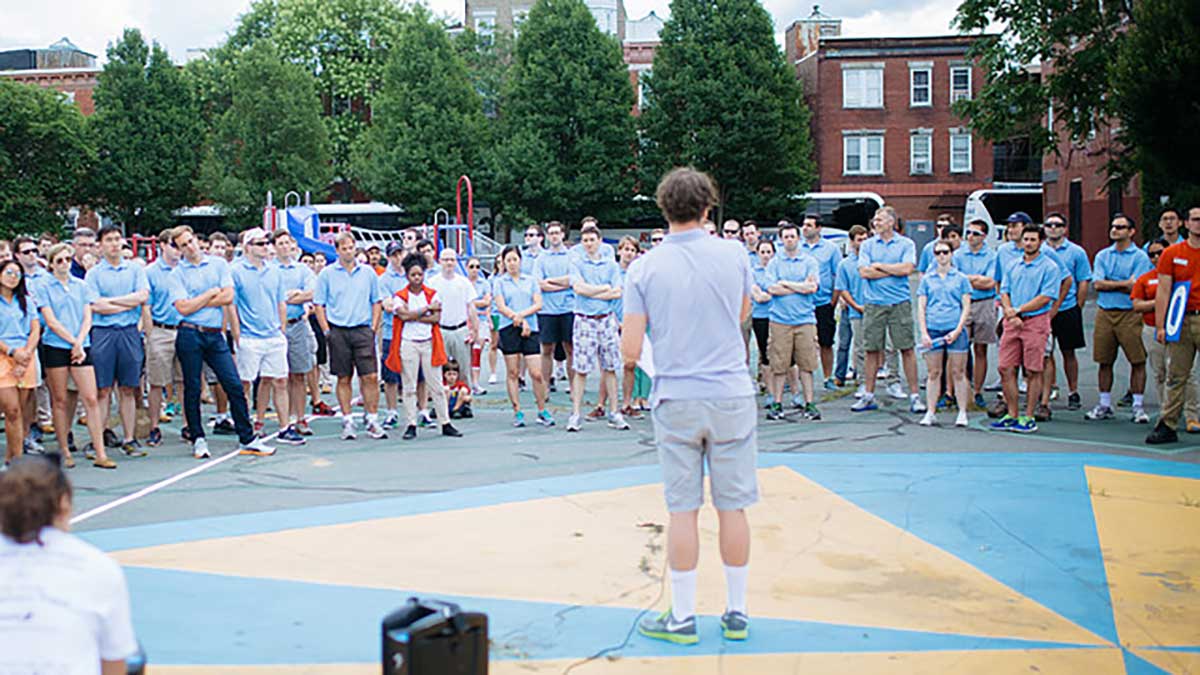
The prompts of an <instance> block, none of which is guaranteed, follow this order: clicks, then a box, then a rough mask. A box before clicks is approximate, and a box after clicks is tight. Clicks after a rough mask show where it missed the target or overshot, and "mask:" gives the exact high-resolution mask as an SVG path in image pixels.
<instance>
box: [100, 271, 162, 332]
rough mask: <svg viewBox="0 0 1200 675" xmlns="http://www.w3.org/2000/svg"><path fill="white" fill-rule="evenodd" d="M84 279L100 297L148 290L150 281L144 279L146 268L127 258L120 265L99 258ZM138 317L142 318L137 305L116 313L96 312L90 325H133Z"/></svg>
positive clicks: (111, 296) (112, 296)
mask: <svg viewBox="0 0 1200 675" xmlns="http://www.w3.org/2000/svg"><path fill="white" fill-rule="evenodd" d="M84 281H86V282H87V285H88V286H91V287H92V290H93V291H95V292H96V294H97V295H98V296H100V297H101V298H115V297H119V296H122V295H129V294H130V293H136V292H137V291H140V290H146V291H149V290H150V282H149V281H147V280H146V270H145V269H143V268H141V267H139V266H138V265H134V264H133V263H131V262H129V261H127V260H122V261H121V264H120V265H116V266H114V265H112V264H111V263H109V262H108V260H107V259H104V258H101V259H100V262H98V263H96V264H95V265H94V266H93V267H92V269H90V270H88V273H87V276H86V277H84ZM140 318H142V311H141V310H140V309H138V308H137V307H135V308H133V309H129V310H125V311H124V312H120V313H117V314H100V313H98V312H97V313H95V316H93V317H92V325H94V326H113V327H122V326H133V325H136V324H137V322H138V319H140Z"/></svg>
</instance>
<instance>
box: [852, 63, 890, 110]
mask: <svg viewBox="0 0 1200 675" xmlns="http://www.w3.org/2000/svg"><path fill="white" fill-rule="evenodd" d="M842 107H843V108H882V107H883V68H847V69H846V70H843V71H842Z"/></svg>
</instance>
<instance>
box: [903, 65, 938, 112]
mask: <svg viewBox="0 0 1200 675" xmlns="http://www.w3.org/2000/svg"><path fill="white" fill-rule="evenodd" d="M917 73H925V84H923V85H921V87H922V88H923V89H924V90H925V100H924V101H918V100H917ZM908 107H910V108H932V107H933V66H932V65H909V67H908Z"/></svg>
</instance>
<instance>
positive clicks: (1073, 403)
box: [1067, 392, 1133, 410]
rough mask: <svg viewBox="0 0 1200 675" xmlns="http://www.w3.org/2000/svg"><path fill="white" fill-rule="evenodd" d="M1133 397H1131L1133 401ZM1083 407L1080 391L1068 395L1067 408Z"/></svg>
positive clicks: (1077, 408) (1076, 408)
mask: <svg viewBox="0 0 1200 675" xmlns="http://www.w3.org/2000/svg"><path fill="white" fill-rule="evenodd" d="M1132 400H1133V397H1130V401H1131V402H1132ZM1082 407H1083V401H1081V400H1079V392H1075V393H1074V394H1071V395H1070V396H1068V397H1067V410H1079V409H1080V408H1082Z"/></svg>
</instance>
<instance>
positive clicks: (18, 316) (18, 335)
mask: <svg viewBox="0 0 1200 675" xmlns="http://www.w3.org/2000/svg"><path fill="white" fill-rule="evenodd" d="M37 306H38V305H37V298H34V297H33V296H32V295H28V294H26V298H25V312H24V313H22V312H21V303H20V302H19V301H18V300H17V296H15V295H14V296H13V299H12V302H9V301H7V300H5V299H4V296H0V342H3V343H4V344H6V345H8V346H9V347H12V348H13V349H17V348H19V347H24V346H25V343H26V342H28V341H29V333H30V331H32V330H33V317H34V316H35V315H36V314H37V313H38V310H37Z"/></svg>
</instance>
